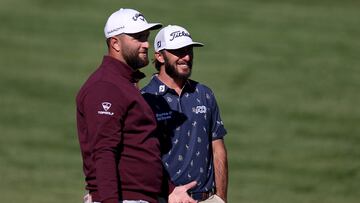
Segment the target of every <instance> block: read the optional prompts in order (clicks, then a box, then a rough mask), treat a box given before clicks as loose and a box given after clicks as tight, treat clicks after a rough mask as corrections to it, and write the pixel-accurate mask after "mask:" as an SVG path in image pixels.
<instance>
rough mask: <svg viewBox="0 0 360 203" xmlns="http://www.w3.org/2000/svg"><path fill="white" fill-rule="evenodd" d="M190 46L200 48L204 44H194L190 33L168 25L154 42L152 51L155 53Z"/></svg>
mask: <svg viewBox="0 0 360 203" xmlns="http://www.w3.org/2000/svg"><path fill="white" fill-rule="evenodd" d="M189 45H192V46H194V47H202V46H204V44H202V43H200V42H194V41H193V40H192V38H191V36H190V33H189V32H188V31H187V30H186V29H185V28H183V27H180V26H177V25H168V26H166V27H164V28H163V29H161V30H160V31H159V32H158V33H157V35H156V37H155V41H154V49H155V51H156V52H158V51H160V50H163V49H180V48H182V47H186V46H189Z"/></svg>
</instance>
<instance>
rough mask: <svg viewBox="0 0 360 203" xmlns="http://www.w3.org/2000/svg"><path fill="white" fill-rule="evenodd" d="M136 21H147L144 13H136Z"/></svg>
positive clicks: (134, 18)
mask: <svg viewBox="0 0 360 203" xmlns="http://www.w3.org/2000/svg"><path fill="white" fill-rule="evenodd" d="M132 19H133V20H134V21H137V20H138V19H140V20H142V21H145V18H144V15H143V14H141V13H137V14H135V16H134V17H133V18H132Z"/></svg>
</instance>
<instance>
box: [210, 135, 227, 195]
mask: <svg viewBox="0 0 360 203" xmlns="http://www.w3.org/2000/svg"><path fill="white" fill-rule="evenodd" d="M213 156H214V171H215V184H216V195H218V196H219V197H220V198H222V199H223V200H224V201H225V202H226V201H227V186H228V162H227V152H226V148H225V145H224V141H223V140H221V139H219V140H215V141H213Z"/></svg>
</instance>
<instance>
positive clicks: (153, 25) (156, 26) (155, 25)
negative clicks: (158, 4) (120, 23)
mask: <svg viewBox="0 0 360 203" xmlns="http://www.w3.org/2000/svg"><path fill="white" fill-rule="evenodd" d="M161 27H162V24H160V23H148V24H146V25H144V26H142V27H140V28H138V29H135V30H131V31H128V32H124V33H125V34H135V33H139V32H143V31H145V30H157V29H159V28H161Z"/></svg>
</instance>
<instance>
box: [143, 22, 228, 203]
mask: <svg viewBox="0 0 360 203" xmlns="http://www.w3.org/2000/svg"><path fill="white" fill-rule="evenodd" d="M202 46H203V44H202V43H199V42H194V41H193V40H192V38H191V36H190V34H189V32H188V31H187V30H186V29H184V28H183V27H180V26H175V25H169V26H167V27H165V28H163V29H161V30H160V31H159V33H158V34H157V35H156V37H155V42H154V47H155V60H154V63H155V67H156V69H157V70H158V71H159V72H158V74H155V75H154V76H153V77H152V80H151V81H150V82H149V84H148V85H147V86H145V87H144V88H143V89H142V94H143V96H144V98H145V100H146V101H147V102H148V103H149V104H150V106H151V108H152V110H153V111H154V112H155V116H156V120H157V123H158V130H159V131H160V133H159V134H161V135H162V136H161V140H160V144H161V150H162V161H163V164H164V166H165V168H166V170H167V172H168V173H169V175H170V177H171V180H172V181H173V182H174V183H175V184H176V185H184V184H186V183H189V182H191V181H194V180H195V181H196V182H197V185H196V186H195V187H194V188H193V189H191V190H190V195H191V197H192V198H193V199H195V200H198V201H199V202H218V203H223V202H226V196H227V183H228V167H227V154H226V148H225V145H224V141H223V138H224V136H225V134H226V130H225V128H224V125H223V122H222V120H221V118H220V112H219V108H218V105H217V103H216V100H215V97H214V94H213V92H212V91H211V90H210V89H209V88H208V87H207V86H205V85H203V84H200V83H198V82H196V81H193V80H190V79H189V77H190V75H191V70H192V64H193V47H202Z"/></svg>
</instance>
